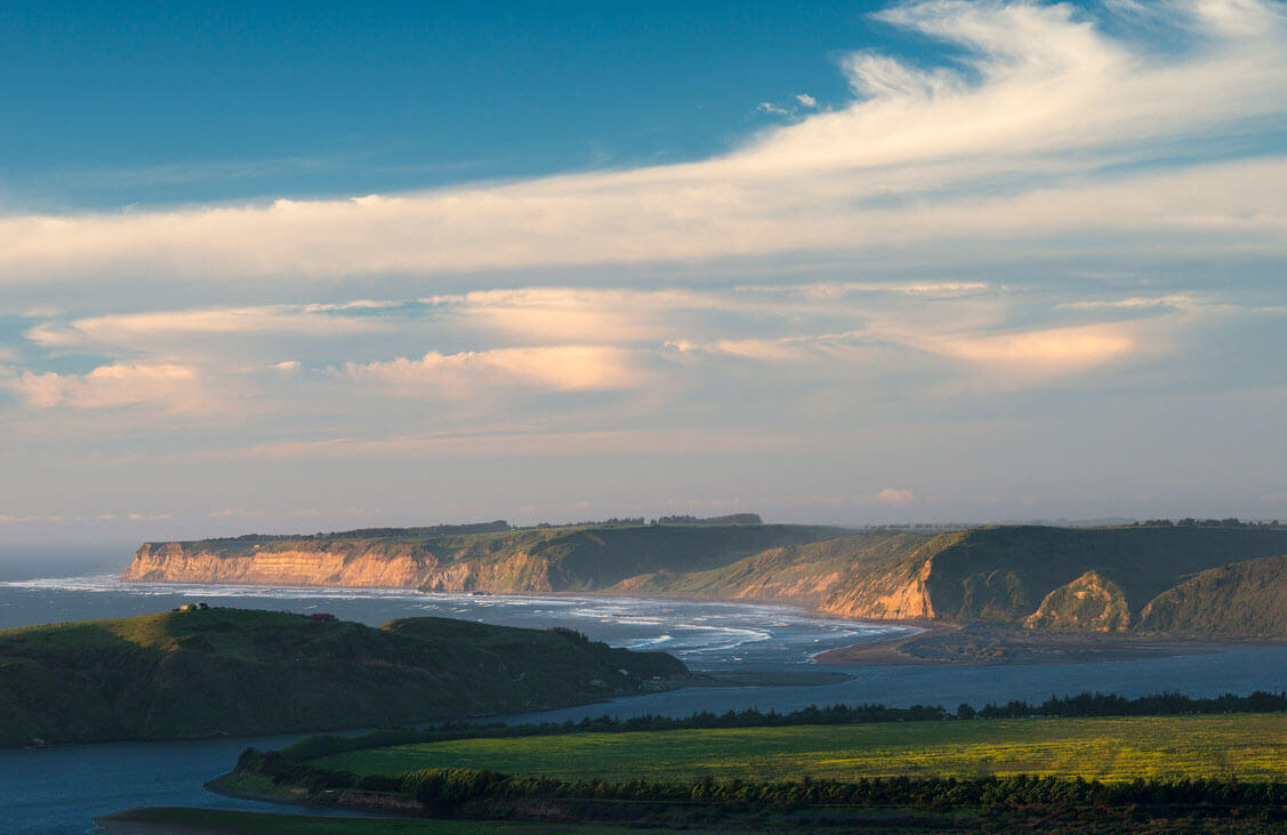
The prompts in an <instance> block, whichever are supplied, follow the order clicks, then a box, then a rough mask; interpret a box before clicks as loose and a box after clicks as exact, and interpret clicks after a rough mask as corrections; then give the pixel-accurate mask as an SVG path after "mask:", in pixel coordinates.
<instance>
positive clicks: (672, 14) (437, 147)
mask: <svg viewBox="0 0 1287 835" xmlns="http://www.w3.org/2000/svg"><path fill="white" fill-rule="evenodd" d="M873 8H875V6H873V5H871V4H863V3H816V4H807V5H806V6H804V7H800V6H798V5H793V4H787V5H780V6H778V7H776V8H775V7H774V6H773V5H772V4H753V5H748V4H745V3H724V2H715V3H703V4H682V3H674V4H661V3H611V4H604V3H552V4H532V3H476V4H475V3H470V4H445V3H444V4H426V3H371V4H365V3H364V4H354V3H309V4H273V3H215V4H202V3H185V4H183V6H182V7H179V6H176V5H175V4H172V3H170V4H166V3H138V4H130V8H128V9H123V8H122V7H121V4H92V3H88V4H87V3H75V4H58V3H43V2H42V3H33V4H25V5H24V4H19V5H18V6H17V7H16V8H10V10H9V11H7V12H6V13H4V14H5V15H6V16H5V18H4V19H3V23H2V24H0V25H3V27H4V30H5V34H6V49H5V54H4V55H3V56H0V68H2V71H3V73H4V77H5V78H6V79H9V83H8V84H6V86H5V90H4V92H3V93H0V96H3V99H0V101H3V105H4V107H5V109H6V112H8V113H9V114H10V115H11V119H7V120H6V122H7V124H8V126H9V129H8V130H6V132H5V134H4V135H3V137H0V158H2V159H3V160H4V171H3V175H4V182H5V183H6V184H7V187H8V189H9V190H10V191H11V192H17V193H18V194H20V195H22V197H23V198H24V199H25V200H27V201H31V202H45V203H46V204H47V205H48V206H49V208H50V209H51V210H57V209H68V208H74V207H76V206H83V205H101V206H104V207H111V206H118V205H121V201H125V202H126V203H130V202H136V201H138V202H151V201H156V200H170V201H192V200H197V201H206V200H222V199H229V198H231V199H235V198H242V197H247V196H278V195H280V194H301V193H302V194H347V193H348V192H350V191H352V190H354V189H356V190H359V191H360V190H362V189H368V190H371V189H399V190H405V189H407V188H414V187H417V186H428V185H433V184H438V183H444V182H452V181H459V180H462V179H472V180H477V179H488V178H495V177H513V176H524V175H533V174H543V173H549V172H551V171H562V170H572V169H587V168H596V167H603V166H605V165H628V164H643V163H650V162H661V161H677V160H686V159H698V158H702V157H704V156H707V155H710V154H714V153H718V152H721V151H724V150H727V149H728V148H729V147H731V146H733V145H735V144H736V143H738V142H740V141H741V140H743V139H744V138H745V136H746V134H747V133H748V132H750V131H753V130H755V129H756V128H759V127H763V126H764V125H765V124H766V123H767V122H768V121H770V116H769V114H764V113H761V112H757V110H756V106H757V105H758V104H759V103H760V102H761V101H764V100H766V99H770V100H776V101H789V100H791V98H792V96H793V95H795V93H796V92H798V91H801V90H812V91H814V92H813V95H815V96H816V97H818V98H820V100H822V101H829V100H835V99H842V98H846V97H847V90H846V86H845V82H844V79H843V77H841V75H840V74H839V73H837V72H836V68H835V60H836V58H837V57H838V56H839V55H842V54H844V53H846V52H848V51H850V49H851V47H852V44H854V43H855V42H863V43H883V42H885V41H886V40H888V39H891V38H894V37H896V36H897V32H895V31H894V30H892V29H891V28H890V27H886V26H881V25H879V24H874V23H873V21H871V19H870V18H869V17H868V16H867V15H866V14H864V12H865V11H870V10H871V9H873Z"/></svg>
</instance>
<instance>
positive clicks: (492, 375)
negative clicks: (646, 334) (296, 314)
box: [330, 345, 643, 397]
mask: <svg viewBox="0 0 1287 835" xmlns="http://www.w3.org/2000/svg"><path fill="white" fill-rule="evenodd" d="M330 373H331V374H332V375H334V376H338V377H343V378H346V379H349V380H353V381H356V382H363V383H374V384H377V385H379V386H381V387H383V388H385V389H386V390H387V391H389V392H391V393H394V394H397V395H400V396H422V397H423V396H433V397H467V396H469V395H470V394H472V393H474V392H476V391H478V390H479V389H483V388H488V387H494V386H506V387H520V388H521V387H530V388H536V389H545V390H550V391H561V392H576V391H611V390H615V389H626V388H633V387H635V386H638V385H639V384H640V383H641V382H642V379H643V372H642V371H641V370H640V369H639V368H638V367H637V366H636V365H635V363H634V362H633V360H632V358H631V355H630V354H629V353H628V352H627V351H624V350H622V349H620V348H617V347H614V346H609V345H553V346H542V347H532V348H496V349H493V350H489V351H467V352H462V353H458V354H441V353H438V352H437V351H430V352H429V353H427V354H425V355H424V356H423V357H421V358H420V359H405V358H399V359H395V360H389V361H385V362H371V363H347V364H345V365H344V366H343V367H341V368H337V369H333V370H332V371H331V372H330Z"/></svg>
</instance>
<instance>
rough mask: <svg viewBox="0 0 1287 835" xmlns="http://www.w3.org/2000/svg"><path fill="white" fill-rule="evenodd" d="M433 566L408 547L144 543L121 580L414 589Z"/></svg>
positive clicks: (425, 553) (431, 560) (428, 555)
mask: <svg viewBox="0 0 1287 835" xmlns="http://www.w3.org/2000/svg"><path fill="white" fill-rule="evenodd" d="M437 567H438V559H437V557H436V556H434V554H432V553H430V552H428V551H424V550H421V549H417V548H414V547H411V546H402V547H398V548H393V549H389V548H382V549H379V550H378V551H375V550H363V549H362V548H361V546H359V545H353V546H348V547H331V548H327V549H324V550H297V549H293V548H287V549H282V550H276V549H273V548H262V547H254V548H250V549H248V550H247V552H246V553H244V554H216V553H214V552H212V551H208V550H203V549H201V550H191V551H189V550H186V549H185V548H184V547H183V545H182V544H181V543H178V542H167V543H165V544H164V545H160V546H154V545H153V544H151V543H148V544H145V545H144V546H143V547H141V548H139V549H138V551H137V552H135V554H134V561H133V562H132V563H131V564H130V567H129V568H128V569H127V570H126V572H125V574H124V575H123V578H122V579H125V580H134V581H149V580H151V581H154V582H161V583H245V584H249V585H264V584H271V585H289V586H354V587H365V588H416V587H418V586H419V585H421V584H422V583H423V582H424V581H425V579H426V577H428V576H429V575H430V574H432V573H433V571H434V569H436V568H437Z"/></svg>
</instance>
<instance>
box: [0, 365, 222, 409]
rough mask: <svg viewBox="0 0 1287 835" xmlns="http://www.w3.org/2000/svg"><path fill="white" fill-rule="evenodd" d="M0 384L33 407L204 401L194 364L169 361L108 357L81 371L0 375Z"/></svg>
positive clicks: (193, 404)
mask: <svg viewBox="0 0 1287 835" xmlns="http://www.w3.org/2000/svg"><path fill="white" fill-rule="evenodd" d="M0 387H3V388H7V389H9V390H10V391H12V392H14V393H15V394H17V395H18V396H19V397H21V398H22V399H23V400H24V401H25V402H26V403H27V405H28V406H30V407H32V408H34V409H53V408H58V407H68V408H73V409H110V408H115V407H121V406H136V405H140V404H151V405H154V406H156V407H158V408H159V409H161V410H162V411H166V412H185V411H191V410H194V409H197V408H200V407H204V406H205V405H207V399H206V397H205V394H204V392H203V390H202V385H201V379H200V374H199V372H198V371H197V369H195V368H193V367H191V366H187V365H178V364H173V363H161V364H148V363H113V364H112V365H103V366H99V367H98V368H95V369H94V370H92V371H90V372H88V373H86V374H59V373H56V372H53V371H49V372H45V373H43V374H36V373H32V372H30V371H24V372H21V373H16V374H12V375H11V376H8V377H0Z"/></svg>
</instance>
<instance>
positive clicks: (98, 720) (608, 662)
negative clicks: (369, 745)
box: [0, 608, 687, 745]
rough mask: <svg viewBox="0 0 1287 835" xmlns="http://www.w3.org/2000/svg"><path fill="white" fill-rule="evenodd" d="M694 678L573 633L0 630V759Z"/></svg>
mask: <svg viewBox="0 0 1287 835" xmlns="http://www.w3.org/2000/svg"><path fill="white" fill-rule="evenodd" d="M686 672H687V671H686V668H685V667H684V665H683V664H682V663H681V662H679V661H678V660H676V659H674V658H673V657H671V656H669V655H666V654H664V653H636V652H630V651H627V650H621V649H612V648H609V647H608V646H607V645H606V644H602V643H597V642H591V641H587V640H586V639H585V638H584V637H582V636H580V635H577V634H576V633H569V632H565V631H549V632H545V631H539V630H533V629H515V628H511V627H503V626H490V625H486V624H479V623H472V622H466V621H457V620H448V619H443V618H408V619H403V620H395V621H392V622H390V623H388V624H385V625H384V626H383V627H381V628H379V629H374V628H371V627H368V626H364V625H362V624H358V623H348V622H342V621H330V622H327V621H320V620H316V619H313V618H309V617H305V616H303V615H294V614H288V613H284V612H262V611H253V610H244V609H222V608H214V609H207V610H198V611H187V612H164V613H160V614H156V615H145V616H141V617H131V618H120V619H116V620H102V621H87V622H80V623H64V624H53V625H48V626H32V627H24V628H20V629H7V630H3V631H0V705H2V706H3V710H0V745H30V744H39V743H42V742H47V743H53V742H91V741H103V740H115V739H168V738H176V737H198V736H240V735H250V734H264V733H278V732H282V733H284V732H289V731H300V730H320V729H324V728H335V729H341V728H361V727H370V726H374V725H386V726H387V725H391V724H403V723H412V722H424V721H430V720H436V719H444V718H451V717H465V716H479V715H486V714H490V713H499V712H506V711H521V710H539V709H545V708H552V707H560V706H565V705H572V704H582V703H586V702H593V701H598V700H602V699H606V698H610V697H613V696H620V695H628V694H632V693H640V692H646V691H648V690H651V689H657V688H661V687H666V686H670V685H668V684H667V683H666V680H667V679H671V678H674V677H679V676H684V675H685V674H686Z"/></svg>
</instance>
